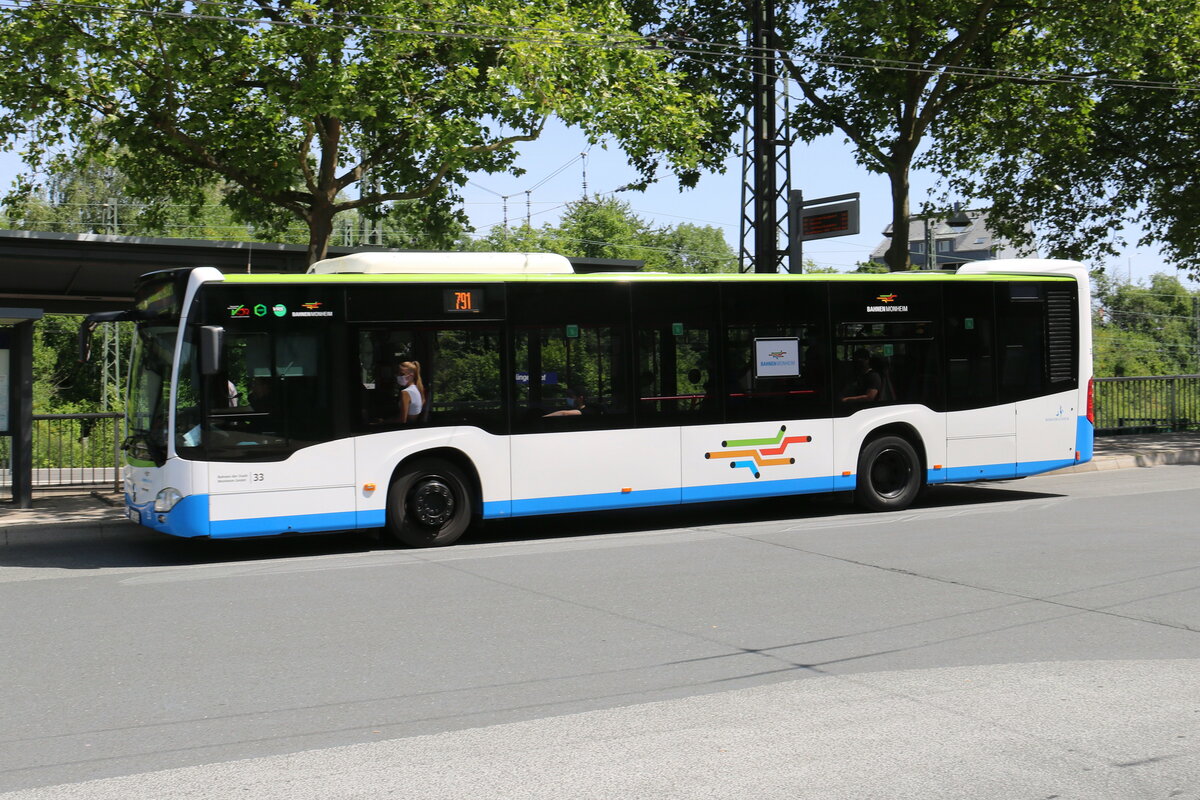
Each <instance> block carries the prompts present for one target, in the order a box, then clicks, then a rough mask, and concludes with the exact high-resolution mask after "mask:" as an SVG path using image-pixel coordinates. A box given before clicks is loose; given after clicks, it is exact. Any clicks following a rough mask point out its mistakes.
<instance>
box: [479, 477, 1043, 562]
mask: <svg viewBox="0 0 1200 800" xmlns="http://www.w3.org/2000/svg"><path fill="white" fill-rule="evenodd" d="M1027 487H1028V484H1025V485H1024V486H1022V485H1018V484H1017V482H1015V481H1014V482H1012V483H995V482H992V483H989V484H955V485H948V486H938V487H935V488H933V489H932V490H931V491H929V492H928V493H927V494H926V495H925V496H924V497H923V498H922V499H921V500H920V501H918V502H917V503H915V504H913V506H912V509H923V508H953V507H957V506H969V505H982V504H992V503H1014V502H1021V501H1030V500H1045V499H1050V498H1056V497H1063V496H1064V495H1062V494H1059V493H1052V492H1039V491H1032V490H1031V489H1029V488H1027ZM910 510H911V509H910ZM867 513H870V512H864V511H861V510H860V509H858V508H857V507H856V506H855V505H854V504H853V502H852V498H851V496H850V495H849V494H848V493H845V494H820V495H802V496H794V497H770V498H761V499H756V500H741V501H726V502H721V503H700V504H695V505H688V506H656V507H651V508H639V509H628V510H621V511H597V512H591V513H588V514H570V515H568V514H555V515H546V516H538V517H522V518H520V519H510V520H497V521H494V522H489V523H488V524H487V525H485V526H483V527H482V528H481V529H480V530H479V531H475V532H472V533H471V534H469V535H468V536H464V537H463V539H462V540H461V541H460V542H459V545H458V546H470V545H471V544H475V543H483V542H502V541H514V542H516V541H530V540H536V539H563V538H570V537H573V536H593V535H597V534H604V533H636V532H639V531H652V530H667V529H677V528H701V527H712V526H721V525H737V524H741V523H769V522H789V521H795V520H805V521H814V520H816V521H819V520H821V519H822V518H828V519H830V520H832V519H835V518H836V519H839V520H844V519H846V518H853V517H854V516H856V515H860V514H863V515H865V514H867Z"/></svg>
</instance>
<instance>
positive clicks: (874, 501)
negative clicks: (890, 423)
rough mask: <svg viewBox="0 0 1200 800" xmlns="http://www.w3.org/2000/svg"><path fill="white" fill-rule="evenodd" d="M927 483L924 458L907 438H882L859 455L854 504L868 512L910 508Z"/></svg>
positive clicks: (873, 442) (865, 446) (870, 443)
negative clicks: (922, 473)
mask: <svg viewBox="0 0 1200 800" xmlns="http://www.w3.org/2000/svg"><path fill="white" fill-rule="evenodd" d="M924 484H925V481H924V479H923V476H922V475H921V459H920V458H918V457H917V451H916V450H915V449H913V446H912V444H911V443H910V442H909V441H908V440H907V439H904V438H902V437H900V436H880V437H879V438H878V439H872V440H871V441H869V442H867V443H866V444H865V445H863V449H862V452H861V453H859V454H858V481H857V483H856V485H855V488H854V501H855V502H856V503H858V504H859V505H860V506H862V507H863V508H865V509H867V510H868V511H899V510H900V509H903V508H908V507H909V506H910V505H912V503H913V501H914V500H916V499H917V495H919V494H920V493H921V487H922V486H923V485H924Z"/></svg>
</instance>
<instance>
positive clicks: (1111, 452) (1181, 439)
mask: <svg viewBox="0 0 1200 800" xmlns="http://www.w3.org/2000/svg"><path fill="white" fill-rule="evenodd" d="M1167 464H1200V432H1197V433H1160V434H1143V435H1137V436H1105V437H1102V438H1097V439H1096V447H1095V453H1094V455H1093V458H1092V460H1091V461H1089V462H1087V463H1085V464H1080V465H1079V466H1075V467H1067V468H1065V469H1061V470H1055V471H1054V472H1048V473H1046V474H1047V475H1061V474H1063V473H1070V472H1095V471H1097V470H1109V469H1128V468H1132V467H1156V466H1162V465H1167ZM125 519H126V518H125V510H124V507H123V506H122V505H121V497H120V495H118V494H115V493H113V492H111V491H110V492H101V491H96V492H91V493H89V492H88V491H87V490H80V491H79V492H78V493H69V492H55V493H35V495H34V498H33V508H29V509H20V508H13V507H12V505H11V503H5V502H0V546H2V545H4V544H6V543H7V534H8V531H9V529H13V528H26V527H27V526H32V525H55V526H72V527H80V526H87V527H91V528H93V529H96V528H101V529H102V528H104V527H106V526H107V527H116V526H119V527H121V528H124V527H125Z"/></svg>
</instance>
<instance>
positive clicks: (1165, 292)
mask: <svg viewBox="0 0 1200 800" xmlns="http://www.w3.org/2000/svg"><path fill="white" fill-rule="evenodd" d="M1094 277H1095V283H1096V318H1095V320H1094V323H1093V326H1092V332H1093V337H1094V348H1093V350H1094V352H1093V363H1094V367H1095V372H1096V375H1098V376H1101V377H1108V376H1117V377H1121V376H1135V375H1184V374H1196V373H1197V372H1200V292H1193V291H1189V290H1188V289H1187V287H1185V286H1184V285H1183V284H1182V283H1180V281H1179V279H1178V278H1176V277H1175V276H1173V275H1167V274H1165V273H1161V272H1160V273H1156V274H1154V275H1152V276H1151V277H1150V280H1149V281H1148V282H1146V283H1122V282H1119V281H1116V280H1113V279H1112V278H1110V277H1108V276H1106V275H1104V274H1103V273H1098V274H1096V275H1095V276H1094Z"/></svg>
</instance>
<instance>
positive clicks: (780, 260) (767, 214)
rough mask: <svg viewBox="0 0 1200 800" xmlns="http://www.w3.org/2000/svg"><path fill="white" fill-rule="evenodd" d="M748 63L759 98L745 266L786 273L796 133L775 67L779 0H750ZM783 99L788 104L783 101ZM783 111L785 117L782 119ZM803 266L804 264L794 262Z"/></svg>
mask: <svg viewBox="0 0 1200 800" xmlns="http://www.w3.org/2000/svg"><path fill="white" fill-rule="evenodd" d="M749 10H750V26H749V32H748V34H747V51H748V54H747V62H748V63H749V64H750V69H751V74H752V80H753V85H754V97H753V100H752V105H751V108H750V112H749V120H748V122H747V124H746V126H745V127H744V129H743V130H744V135H743V143H744V148H743V151H742V219H741V238H742V248H741V258H740V261H741V270H742V271H743V272H763V273H772V274H773V273H776V272H781V271H783V272H786V271H787V263H786V256H787V253H788V249H789V247H788V235H789V231H788V211H787V209H788V203H787V200H788V191H789V188H790V185H791V154H790V147H791V136H790V134H789V130H788V122H787V117H788V113H787V112H788V110H789V109H788V107H787V94H786V93H781V92H780V91H779V79H778V76H777V75H776V68H775V62H776V58H775V48H774V44H775V0H750V2H749ZM781 101H782V105H783V107H782V109H781V108H780V104H781ZM780 110H782V112H783V114H782V117H783V121H782V123H781V122H780V121H779V117H780V114H779V113H778V112H779V111H780ZM793 269H796V271H799V265H798V264H797V265H793Z"/></svg>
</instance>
